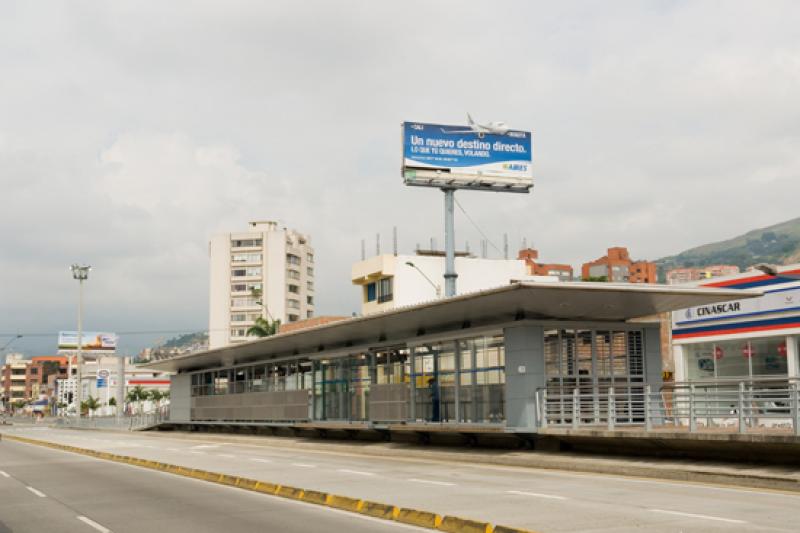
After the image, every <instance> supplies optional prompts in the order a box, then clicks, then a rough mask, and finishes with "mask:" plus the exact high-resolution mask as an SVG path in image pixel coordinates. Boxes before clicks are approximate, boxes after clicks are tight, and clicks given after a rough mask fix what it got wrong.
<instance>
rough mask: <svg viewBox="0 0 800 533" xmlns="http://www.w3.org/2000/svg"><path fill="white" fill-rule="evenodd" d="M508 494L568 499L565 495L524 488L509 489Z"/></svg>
mask: <svg viewBox="0 0 800 533" xmlns="http://www.w3.org/2000/svg"><path fill="white" fill-rule="evenodd" d="M506 494H516V495H518V496H533V497H534V498H547V499H549V500H566V499H568V498H566V497H564V496H556V495H554V494H542V493H541V492H527V491H524V490H507V491H506Z"/></svg>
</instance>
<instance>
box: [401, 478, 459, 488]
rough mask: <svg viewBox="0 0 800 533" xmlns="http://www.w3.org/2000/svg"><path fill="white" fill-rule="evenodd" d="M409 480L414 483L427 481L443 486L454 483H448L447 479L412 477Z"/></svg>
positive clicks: (453, 484)
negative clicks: (436, 479)
mask: <svg viewBox="0 0 800 533" xmlns="http://www.w3.org/2000/svg"><path fill="white" fill-rule="evenodd" d="M409 481H413V482H414V483H428V484H430V485H441V486H443V487H453V486H455V483H450V482H449V481H434V480H432V479H417V478H415V477H412V478H411V479H409Z"/></svg>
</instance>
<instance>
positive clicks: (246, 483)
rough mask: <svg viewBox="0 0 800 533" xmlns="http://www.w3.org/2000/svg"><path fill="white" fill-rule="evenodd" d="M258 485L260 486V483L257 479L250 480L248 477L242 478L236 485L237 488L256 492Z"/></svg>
mask: <svg viewBox="0 0 800 533" xmlns="http://www.w3.org/2000/svg"><path fill="white" fill-rule="evenodd" d="M256 485H258V481H257V480H255V479H249V478H246V477H240V478H239V483H237V484H236V486H237V487H240V488H243V489H247V490H256Z"/></svg>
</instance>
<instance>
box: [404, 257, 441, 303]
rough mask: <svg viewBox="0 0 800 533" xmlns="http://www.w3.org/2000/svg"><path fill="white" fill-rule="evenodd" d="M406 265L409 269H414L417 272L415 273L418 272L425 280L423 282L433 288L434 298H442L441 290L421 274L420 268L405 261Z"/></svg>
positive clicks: (423, 273)
mask: <svg viewBox="0 0 800 533" xmlns="http://www.w3.org/2000/svg"><path fill="white" fill-rule="evenodd" d="M406 264H407V265H408V266H410V267H411V268H414V269H416V270H417V272H419V273H420V274H421V275H422V277H423V278H425V280H426V281H427V282H428V283H430V284H431V286H432V287H433V290H435V291H436V298H441V297H442V288H441V287H440V286H439V285H436V284H435V283H434V282H433V281H431V278H429V277H428V276H426V275H425V272H423V271H422V270H420V268H419V267H418V266H417V265H415V264H414V263H412V262H411V261H406Z"/></svg>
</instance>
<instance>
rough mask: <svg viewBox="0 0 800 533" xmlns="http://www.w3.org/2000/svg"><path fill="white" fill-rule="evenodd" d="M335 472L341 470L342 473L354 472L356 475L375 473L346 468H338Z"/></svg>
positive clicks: (372, 474)
mask: <svg viewBox="0 0 800 533" xmlns="http://www.w3.org/2000/svg"><path fill="white" fill-rule="evenodd" d="M337 472H342V473H344V474H355V475H357V476H374V475H375V474H374V473H372V472H363V471H361V470H348V469H347V468H340V469H338V470H337Z"/></svg>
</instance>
